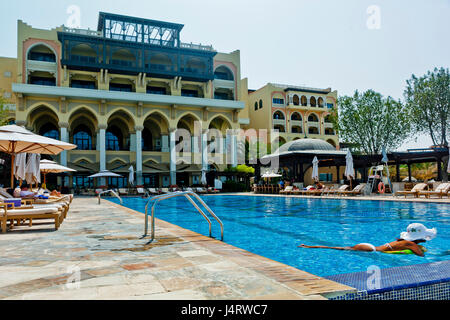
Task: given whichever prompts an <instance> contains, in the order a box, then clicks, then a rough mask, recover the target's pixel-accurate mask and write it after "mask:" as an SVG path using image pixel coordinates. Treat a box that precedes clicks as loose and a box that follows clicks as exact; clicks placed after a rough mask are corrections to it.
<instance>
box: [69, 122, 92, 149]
mask: <svg viewBox="0 0 450 320" xmlns="http://www.w3.org/2000/svg"><path fill="white" fill-rule="evenodd" d="M80 127H81V128H80ZM80 127H79V128H77V129H78V130H77V131H76V132H75V133H74V135H73V144H76V145H77V147H78V148H77V149H78V150H92V137H91V135H90V134H89V133H88V132H89V130H88V129H87V128H84V127H82V126H80Z"/></svg>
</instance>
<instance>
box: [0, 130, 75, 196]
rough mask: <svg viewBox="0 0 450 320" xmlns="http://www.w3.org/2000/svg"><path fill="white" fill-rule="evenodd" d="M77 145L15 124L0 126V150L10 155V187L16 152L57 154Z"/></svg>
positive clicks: (12, 182)
mask: <svg viewBox="0 0 450 320" xmlns="http://www.w3.org/2000/svg"><path fill="white" fill-rule="evenodd" d="M76 147H77V146H76V145H74V144H71V143H67V142H63V141H59V140H55V139H51V138H47V137H44V136H40V135H38V134H35V133H33V132H31V131H29V130H27V129H25V128H23V127H19V126H17V125H7V126H1V127H0V152H4V153H8V154H10V155H11V166H12V168H11V188H14V163H15V161H14V160H15V156H16V154H18V153H25V152H26V153H39V154H52V155H57V154H59V153H60V152H62V151H64V150H72V149H75V148H76Z"/></svg>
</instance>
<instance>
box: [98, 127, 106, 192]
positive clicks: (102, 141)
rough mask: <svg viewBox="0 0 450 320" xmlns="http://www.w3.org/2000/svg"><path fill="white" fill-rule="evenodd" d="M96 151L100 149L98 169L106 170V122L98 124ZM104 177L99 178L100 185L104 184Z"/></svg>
mask: <svg viewBox="0 0 450 320" xmlns="http://www.w3.org/2000/svg"><path fill="white" fill-rule="evenodd" d="M98 128H99V134H98V139H99V141H98V151H100V171H102V170H106V128H107V125H106V124H100V125H99V126H98ZM105 181H106V180H105V178H100V185H105Z"/></svg>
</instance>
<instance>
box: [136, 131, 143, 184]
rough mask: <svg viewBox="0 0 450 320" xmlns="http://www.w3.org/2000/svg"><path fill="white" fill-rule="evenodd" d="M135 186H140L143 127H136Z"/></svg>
mask: <svg viewBox="0 0 450 320" xmlns="http://www.w3.org/2000/svg"><path fill="white" fill-rule="evenodd" d="M135 130H136V185H142V130H144V127H143V126H136V127H135Z"/></svg>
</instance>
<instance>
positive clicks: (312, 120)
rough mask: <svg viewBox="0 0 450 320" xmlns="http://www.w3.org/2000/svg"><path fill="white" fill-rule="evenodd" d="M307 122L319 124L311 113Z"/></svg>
mask: <svg viewBox="0 0 450 320" xmlns="http://www.w3.org/2000/svg"><path fill="white" fill-rule="evenodd" d="M308 121H310V122H319V118H318V117H317V116H316V115H315V114H314V113H313V114H310V115H309V117H308Z"/></svg>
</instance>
